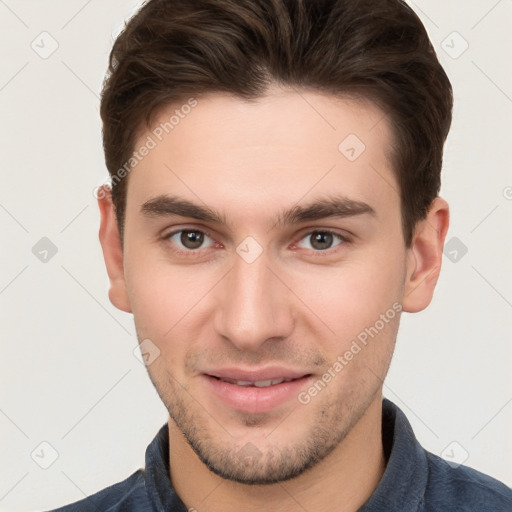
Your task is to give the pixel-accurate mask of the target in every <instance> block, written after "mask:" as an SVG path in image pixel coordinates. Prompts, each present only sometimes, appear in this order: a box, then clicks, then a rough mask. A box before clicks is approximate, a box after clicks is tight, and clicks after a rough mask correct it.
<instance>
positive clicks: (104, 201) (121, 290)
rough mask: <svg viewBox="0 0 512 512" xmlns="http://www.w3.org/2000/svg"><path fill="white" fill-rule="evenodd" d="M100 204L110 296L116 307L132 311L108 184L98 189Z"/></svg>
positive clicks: (101, 228)
mask: <svg viewBox="0 0 512 512" xmlns="http://www.w3.org/2000/svg"><path fill="white" fill-rule="evenodd" d="M98 206H99V209H100V215H101V221H100V231H99V238H100V243H101V248H102V250H103V258H104V259H105V265H106V267H107V273H108V277H109V280H110V289H109V292H108V296H109V299H110V302H111V303H112V304H113V305H114V306H115V307H116V308H118V309H120V310H121V311H125V312H126V313H131V312H132V311H131V307H130V301H129V298H128V293H127V290H126V281H125V276H124V266H123V248H122V244H121V239H120V236H119V227H118V225H117V219H116V215H115V210H114V205H113V203H112V194H111V190H110V187H109V186H108V185H103V186H102V187H101V188H100V189H99V191H98Z"/></svg>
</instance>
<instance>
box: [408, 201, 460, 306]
mask: <svg viewBox="0 0 512 512" xmlns="http://www.w3.org/2000/svg"><path fill="white" fill-rule="evenodd" d="M449 221H450V214H449V208H448V203H447V202H446V201H445V200H444V199H442V198H440V197H436V198H435V199H434V200H433V201H432V204H431V205H430V209H429V211H428V214H427V216H426V218H425V219H423V220H422V221H420V222H418V224H417V225H416V229H415V230H414V237H413V241H412V244H411V247H409V248H408V249H407V265H406V281H405V290H404V297H403V301H402V306H403V310H404V311H407V312H408V313H416V312H418V311H422V310H423V309H425V308H426V307H427V306H428V305H429V304H430V302H431V300H432V297H433V295H434V288H435V286H436V283H437V279H438V278H439V273H440V271H441V262H442V259H443V246H444V240H445V238H446V232H447V231H448V225H449Z"/></svg>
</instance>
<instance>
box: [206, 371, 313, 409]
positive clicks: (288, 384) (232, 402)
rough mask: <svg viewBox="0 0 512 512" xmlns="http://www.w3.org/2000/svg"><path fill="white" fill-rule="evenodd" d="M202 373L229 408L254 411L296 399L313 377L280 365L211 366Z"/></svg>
mask: <svg viewBox="0 0 512 512" xmlns="http://www.w3.org/2000/svg"><path fill="white" fill-rule="evenodd" d="M202 377H203V379H204V382H205V384H206V388H207V391H209V392H210V393H211V395H212V396H213V397H214V399H217V400H218V399H220V401H221V402H222V403H223V405H224V406H228V407H229V408H230V409H236V410H238V411H241V412H246V413H253V414H256V413H264V412H270V411H272V410H274V409H277V408H278V407H279V406H281V405H285V404H287V403H289V402H295V401H296V398H297V395H298V393H299V392H300V391H301V389H302V388H304V387H305V386H306V385H307V384H308V383H309V382H310V380H311V379H312V378H313V376H312V375H311V374H309V373H305V372H301V371H296V370H291V369H287V368H280V367H272V368H264V369H258V370H243V369H240V368H224V369H221V370H208V371H207V372H205V373H204V374H203V375H202Z"/></svg>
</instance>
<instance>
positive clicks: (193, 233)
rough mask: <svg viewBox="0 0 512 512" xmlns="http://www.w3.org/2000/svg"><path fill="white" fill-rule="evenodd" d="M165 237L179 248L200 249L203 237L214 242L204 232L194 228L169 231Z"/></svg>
mask: <svg viewBox="0 0 512 512" xmlns="http://www.w3.org/2000/svg"><path fill="white" fill-rule="evenodd" d="M165 238H166V239H167V240H170V241H171V242H172V243H173V244H175V245H177V246H178V247H179V248H180V249H188V250H194V249H201V245H202V244H203V243H204V241H205V239H210V240H211V241H212V242H214V241H213V240H212V239H211V238H210V237H209V236H208V235H207V234H206V233H203V232H202V231H198V230H196V229H182V230H181V231H175V232H174V233H169V234H168V235H167V236H166V237H165ZM180 244H181V246H180ZM210 245H212V244H210Z"/></svg>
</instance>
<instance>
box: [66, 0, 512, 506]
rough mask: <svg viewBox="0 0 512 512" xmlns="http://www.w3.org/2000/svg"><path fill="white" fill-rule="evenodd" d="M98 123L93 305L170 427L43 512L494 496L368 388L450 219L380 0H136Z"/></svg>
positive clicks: (419, 65) (419, 292) (419, 71)
mask: <svg viewBox="0 0 512 512" xmlns="http://www.w3.org/2000/svg"><path fill="white" fill-rule="evenodd" d="M109 71H110V74H109V77H108V80H107V81H106V83H105V86H104V91H103V96H102V103H101V115H102V120H103V137H104V148H105V156H106V164H107V167H108V169H109V172H110V174H111V178H112V185H111V187H110V188H108V187H103V188H101V190H100V191H99V192H100V193H99V199H98V203H99V207H100V211H101V227H100V241H101V245H102V248H103V254H104V257H105V262H106V266H107V271H108V275H109V278H110V283H111V286H110V291H109V297H110V300H111V302H112V303H113V304H114V305H115V306H116V307H117V308H119V309H121V310H123V311H126V312H131V313H133V315H134V321H135V326H136V330H137V336H138V339H139V342H140V344H141V349H142V351H143V353H144V357H145V360H146V364H147V368H148V373H149V376H150V378H151V380H152V382H153V384H154V386H155V388H156V390H157V391H158V393H159V395H160V397H161V399H162V401H163V403H164V404H165V406H166V408H167V410H168V411H169V422H168V424H167V425H165V426H163V427H162V429H161V430H160V432H159V433H158V434H157V436H156V437H155V439H154V441H153V442H152V443H151V444H150V446H149V447H148V449H147V452H146V467H145V470H140V471H138V472H136V473H134V474H133V475H131V476H130V477H129V478H127V479H126V480H125V481H123V482H120V483H118V484H116V485H113V486H112V487H109V488H107V489H104V490H103V491H100V492H99V493H97V494H95V495H93V496H90V497H88V498H87V499H85V500H82V501H80V502H77V503H75V504H73V505H69V506H68V507H64V508H62V509H59V510H63V511H64V510H65V511H88V510H91V511H92V510H102V511H109V512H114V511H121V510H122V511H127V510H137V511H149V510H151V511H156V510H161V511H163V510H166V511H170V510H172V511H186V510H189V511H191V510H197V511H199V512H203V511H207V512H217V511H223V512H230V511H244V512H247V511H249V512H250V511H259V510H262V509H264V508H265V507H270V508H271V509H272V510H273V511H283V512H285V511H295V510H321V511H326V512H327V511H344V512H345V511H346V512H348V511H356V510H362V511H365V512H369V511H392V510H393V511H394V510H405V511H425V512H426V511H434V510H475V511H476V510H479V511H480V510H493V511H499V510H503V511H505V510H511V509H512V491H511V490H510V489H509V488H508V487H507V486H506V485H504V484H503V483H500V482H498V481H497V480H495V479H492V478H491V477H488V476H486V475H484V474H482V473H479V472H478V471H476V470H473V469H470V468H468V467H464V466H459V467H452V466H451V465H450V464H448V463H447V462H445V461H443V460H442V459H441V458H439V457H437V456H435V455H433V454H431V453H429V452H427V451H425V450H424V449H423V448H422V447H421V446H420V445H419V443H418V442H417V441H416V439H415V437H414V434H413V432H412V429H411V427H410V424H409V423H408V420H407V419H406V417H405V415H404V414H403V412H402V411H401V410H400V409H399V408H398V407H397V406H396V405H394V404H393V403H391V402H390V401H388V400H383V398H382V387H383V381H384V379H385V376H386V373H387V370H388V367H389V364H390V360H391V357H392V353H393V349H394V344H395V340H396V335H397V332H398V327H399V319H400V315H401V313H402V311H405V312H410V313H414V312H418V311H421V310H423V309H425V308H426V307H427V306H428V305H429V303H430V301H431V299H432V296H433V292H434V288H435V285H436V282H437V279H438V276H439V271H440V266H441V259H442V248H443V243H444V239H445V236H446V232H447V229H448V223H449V213H448V205H447V203H446V202H445V201H444V200H443V199H442V198H440V197H439V196H438V193H439V187H440V171H441V165H442V152H443V144H444V141H445V139H446V136H447V133H448V130H449V126H450V122H451V108H452V91H451V86H450V82H449V80H448V78H447V76H446V74H445V73H444V71H443V69H442V67H441V66H440V64H439V62H438V60H437V58H436V55H435V52H434V50H433V48H432V46H431V44H430V42H429V39H428V36H427V34H426V32H425V29H424V28H423V26H422V24H421V22H420V21H419V19H418V18H417V16H416V15H415V14H414V13H413V11H412V10H411V9H410V8H409V7H408V6H407V5H406V4H405V3H403V2H401V1H399V0H382V1H379V2H376V1H370V0H360V1H357V0H332V1H321V0H306V1H305V0H303V1H301V0H239V1H236V2H234V1H229V0H196V1H194V2H189V1H186V0H150V1H148V2H147V3H146V4H145V5H144V6H143V7H142V8H141V10H140V11H139V12H138V13H137V14H136V15H135V16H134V17H133V18H132V19H131V20H130V22H129V23H128V24H127V26H126V28H125V30H124V31H123V33H122V34H121V35H120V36H119V37H118V39H117V40H116V42H115V44H114V47H113V50H112V54H111V61H110V68H109Z"/></svg>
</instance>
